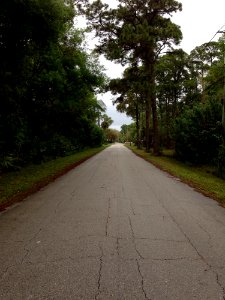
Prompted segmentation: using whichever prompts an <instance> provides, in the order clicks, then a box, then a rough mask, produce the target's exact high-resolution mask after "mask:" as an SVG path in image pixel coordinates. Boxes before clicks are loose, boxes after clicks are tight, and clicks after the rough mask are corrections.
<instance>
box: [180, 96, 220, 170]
mask: <svg viewBox="0 0 225 300" xmlns="http://www.w3.org/2000/svg"><path fill="white" fill-rule="evenodd" d="M221 112H222V107H221V104H220V103H219V102H218V101H215V100H214V101H209V102H208V103H206V104H198V105H196V106H194V107H193V108H192V109H188V110H186V111H184V113H183V114H182V115H181V116H180V117H178V118H177V119H176V121H175V126H174V138H175V151H176V155H177V157H178V158H179V159H181V160H183V161H188V162H191V163H194V164H204V163H206V164H210V163H215V161H217V158H218V153H219V147H220V145H221V144H222V129H221V128H222V127H221V118H222V115H221Z"/></svg>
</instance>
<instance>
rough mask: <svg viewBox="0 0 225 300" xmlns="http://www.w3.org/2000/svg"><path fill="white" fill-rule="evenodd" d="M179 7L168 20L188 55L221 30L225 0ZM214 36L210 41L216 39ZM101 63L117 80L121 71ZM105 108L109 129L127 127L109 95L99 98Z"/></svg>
mask: <svg viewBox="0 0 225 300" xmlns="http://www.w3.org/2000/svg"><path fill="white" fill-rule="evenodd" d="M105 2H108V3H109V4H114V3H115V2H116V1H115V0H105ZM180 2H181V3H182V5H183V10H182V12H179V13H176V14H175V15H174V16H173V18H172V20H173V22H174V23H176V24H178V25H180V26H181V30H182V32H183V41H182V43H181V48H183V49H184V51H186V52H188V53H189V52H190V51H191V50H192V49H194V48H195V47H196V46H199V45H202V44H203V43H206V42H209V41H210V40H211V38H212V37H213V36H214V35H215V33H216V32H217V31H218V30H219V29H220V28H221V27H222V26H223V25H224V28H223V29H224V30H225V0H213V1H206V0H180ZM219 36H220V35H219V34H217V35H216V36H215V38H214V40H217V39H218V38H219ZM101 63H102V64H104V66H105V68H106V74H107V75H108V76H109V77H111V78H117V77H120V75H121V73H122V67H121V66H120V65H118V64H114V63H112V62H109V61H106V60H105V59H103V58H101ZM98 98H99V99H101V100H103V101H104V102H105V104H106V105H107V114H108V115H109V116H110V117H111V118H112V119H113V120H114V123H113V124H112V126H111V127H112V128H115V129H118V130H120V126H121V125H122V124H129V123H131V119H130V118H128V117H127V116H126V115H125V114H120V113H118V112H117V111H116V108H115V106H113V105H112V95H111V94H110V93H107V94H103V95H99V96H98Z"/></svg>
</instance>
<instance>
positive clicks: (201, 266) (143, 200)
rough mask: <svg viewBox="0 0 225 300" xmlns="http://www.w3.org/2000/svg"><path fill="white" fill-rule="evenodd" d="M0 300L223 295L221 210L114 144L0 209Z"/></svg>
mask: <svg viewBox="0 0 225 300" xmlns="http://www.w3.org/2000/svg"><path fill="white" fill-rule="evenodd" d="M0 299H1V300H8V299H10V300H11V299H12V300H14V299H15V300H17V299H21V300H27V299H35V300H39V299H41V300H42V299H46V300H51V299H56V300H61V299H66V300H67V299H74V300H77V299H78V300H79V299H84V300H88V299H91V300H92V299H93V300H97V299H102V300H107V299H118V300H120V299H121V300H123V299H128V300H133V299H137V300H142V299H152V300H153V299H156V300H164V299H169V300H175V299H179V300H186V299H187V300H191V299H197V300H200V299H203V300H206V299H210V300H217V299H218V300H222V299H225V209H224V208H222V207H220V206H219V205H218V204H217V203H216V202H215V201H213V200H212V199H209V198H206V197H204V196H202V195H201V194H199V193H197V192H195V191H194V190H193V189H192V188H190V187H188V186H187V185H185V184H183V183H181V182H180V181H178V180H177V179H176V178H173V177H171V176H169V175H168V174H166V173H164V172H162V171H160V170H158V169H156V168H155V167H153V166H152V165H151V164H149V163H147V162H146V161H144V160H142V159H141V158H139V157H137V156H135V155H134V154H133V153H132V152H131V151H130V150H128V149H127V148H126V147H124V146H122V145H120V144H116V145H113V146H111V147H109V148H107V149H106V150H104V151H103V152H101V153H100V154H98V155H96V156H94V157H92V158H91V159H89V160H88V161H86V162H85V163H83V164H82V165H80V166H79V167H77V168H75V169H74V170H72V171H70V172H69V173H67V174H66V175H64V176H62V177H61V178H59V179H57V180H56V181H55V182H53V183H51V184H49V185H48V186H47V187H45V188H43V189H42V190H41V191H39V192H38V193H36V194H34V195H32V196H30V197H28V198H27V199H26V200H25V201H23V202H21V203H20V204H17V205H15V206H14V207H11V208H10V209H8V210H6V211H4V212H3V213H1V214H0Z"/></svg>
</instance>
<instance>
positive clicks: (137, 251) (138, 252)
mask: <svg viewBox="0 0 225 300" xmlns="http://www.w3.org/2000/svg"><path fill="white" fill-rule="evenodd" d="M128 219H129V224H130V228H131V233H132V242H133V244H134V248H135V251H136V253H137V254H138V256H139V257H140V258H141V259H144V257H143V256H142V255H141V253H140V251H139V250H138V249H137V244H136V242H135V235H134V229H133V226H132V222H131V218H130V217H128Z"/></svg>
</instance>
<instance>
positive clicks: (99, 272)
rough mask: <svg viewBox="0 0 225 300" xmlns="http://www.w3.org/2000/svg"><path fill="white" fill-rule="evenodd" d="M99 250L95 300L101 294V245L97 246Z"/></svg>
mask: <svg viewBox="0 0 225 300" xmlns="http://www.w3.org/2000/svg"><path fill="white" fill-rule="evenodd" d="M99 248H100V251H101V256H100V258H99V261H100V264H99V271H98V282H97V285H98V289H97V293H96V294H95V300H97V299H98V297H99V296H100V294H101V279H102V265H103V249H102V245H100V244H99Z"/></svg>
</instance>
